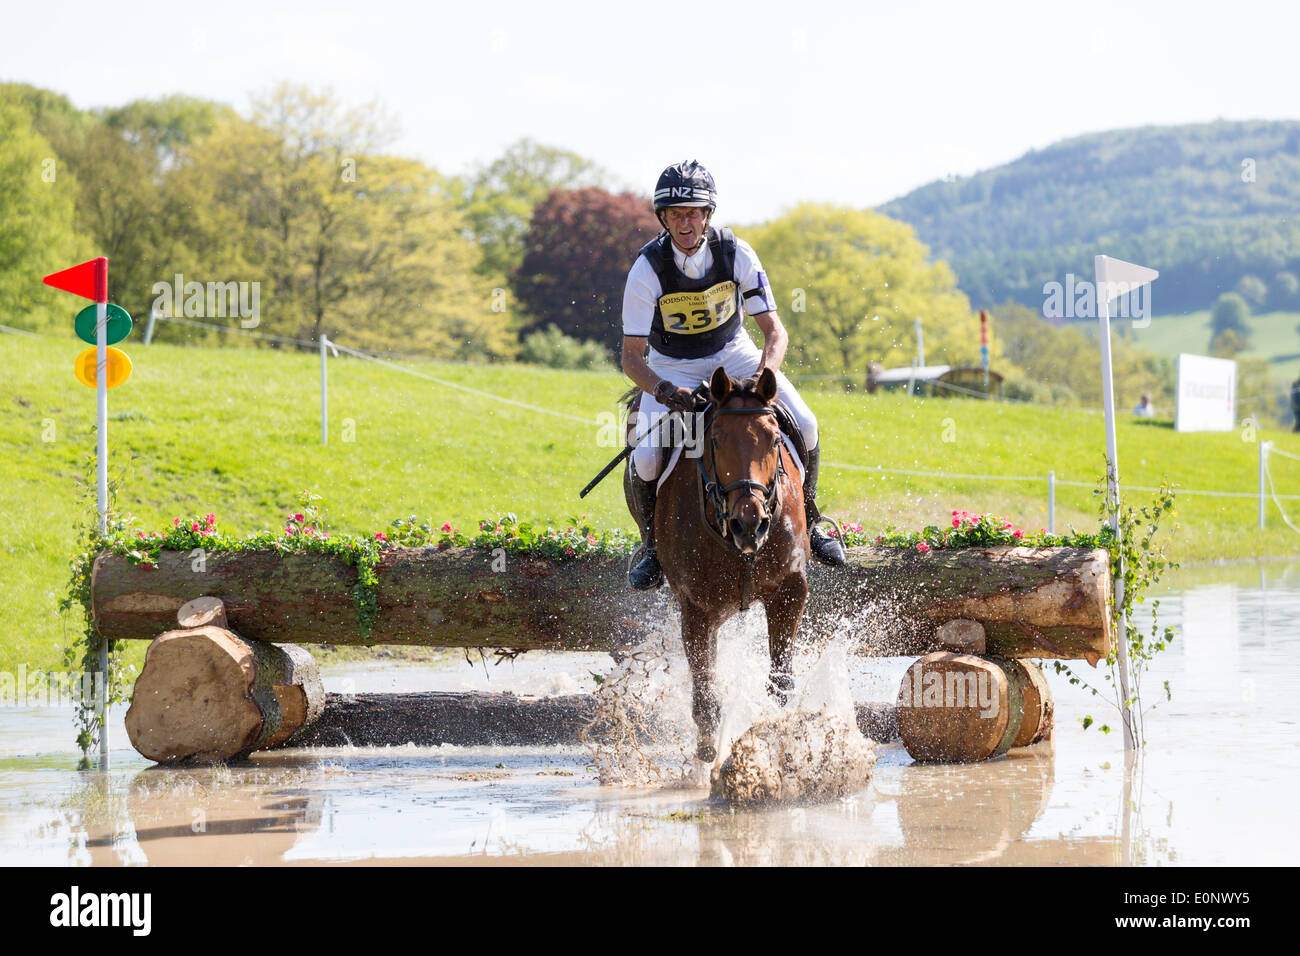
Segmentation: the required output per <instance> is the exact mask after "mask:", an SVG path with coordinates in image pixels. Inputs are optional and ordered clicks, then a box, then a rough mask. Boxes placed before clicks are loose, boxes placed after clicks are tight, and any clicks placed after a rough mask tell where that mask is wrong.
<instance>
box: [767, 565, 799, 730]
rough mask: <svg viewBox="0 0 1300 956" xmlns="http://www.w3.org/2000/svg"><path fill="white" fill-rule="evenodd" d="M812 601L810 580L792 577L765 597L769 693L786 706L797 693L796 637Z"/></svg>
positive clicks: (797, 575)
mask: <svg viewBox="0 0 1300 956" xmlns="http://www.w3.org/2000/svg"><path fill="white" fill-rule="evenodd" d="M807 599H808V579H807V578H806V577H804V576H803V575H802V574H792V575H790V576H789V577H787V578H786V579H785V580H784V581H782V582H781V586H780V587H779V588H777V589H776V590H775V591H771V592H769V593H768V594H766V595H764V597H763V608H764V610H766V611H767V650H768V653H769V655H771V659H772V669H771V672H770V673H769V676H768V693H770V694H771V695H772V696H773V697H775V698H776V701H777V703H779V704H780V705H781V706H783V707H784V706H785V704H786V702H787V701H788V700H789V699H790V692H791V691H793V690H794V666H793V665H794V636H795V633H796V632H797V631H798V630H799V621H800V620H801V619H802V618H803V606H804V602H805V601H807Z"/></svg>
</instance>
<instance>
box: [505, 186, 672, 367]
mask: <svg viewBox="0 0 1300 956" xmlns="http://www.w3.org/2000/svg"><path fill="white" fill-rule="evenodd" d="M658 233H659V222H658V220H657V219H655V216H654V213H653V211H652V210H651V203H650V200H648V199H646V198H644V197H641V196H635V195H633V194H632V193H620V194H618V195H614V194H613V193H608V192H606V191H605V190H603V189H599V188H596V187H589V188H586V189H554V190H552V191H551V193H550V195H548V196H547V197H546V200H545V201H544V202H543V203H542V204H541V205H539V206H538V207H537V209H536V211H535V212H534V213H533V218H532V222H531V223H530V224H529V228H528V235H527V237H526V241H525V243H524V248H525V254H524V260H523V262H522V263H521V264H520V266H519V269H518V271H517V272H516V273H515V278H514V283H513V284H514V288H515V291H516V295H517V296H518V297H519V300H520V302H521V303H522V304H523V306H524V308H525V309H527V310H528V313H529V315H530V316H531V317H532V320H531V321H530V322H529V323H528V324H527V325H525V326H524V327H523V329H521V330H520V333H519V334H520V336H521V337H522V336H526V335H528V334H529V333H530V332H533V331H536V330H540V329H542V328H544V327H545V326H547V325H555V326H557V327H558V328H559V330H560V331H561V332H563V333H565V334H566V335H570V336H573V337H574V338H579V339H587V340H590V341H595V342H599V343H600V344H601V345H603V346H604V347H605V348H606V349H608V350H609V352H610V354H611V355H616V354H617V353H618V352H619V350H620V348H621V345H622V341H623V325H622V309H623V287H624V285H625V284H626V281H627V273H628V270H629V269H630V268H631V267H632V263H633V261H634V259H635V258H636V253H637V250H638V249H640V248H641V246H643V245H644V244H645V243H647V242H649V241H650V240H651V239H653V238H654V237H655V236H656V235H658Z"/></svg>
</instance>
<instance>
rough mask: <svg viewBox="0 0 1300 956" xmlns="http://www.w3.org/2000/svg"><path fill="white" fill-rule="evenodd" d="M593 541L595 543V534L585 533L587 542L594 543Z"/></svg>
mask: <svg viewBox="0 0 1300 956" xmlns="http://www.w3.org/2000/svg"><path fill="white" fill-rule="evenodd" d="M595 543H596V536H595V535H594V534H589V535H587V544H590V545H595Z"/></svg>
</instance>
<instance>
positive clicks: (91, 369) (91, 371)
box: [72, 306, 131, 388]
mask: <svg viewBox="0 0 1300 956" xmlns="http://www.w3.org/2000/svg"><path fill="white" fill-rule="evenodd" d="M110 308H112V306H110ZM128 321H129V320H128ZM97 351H98V349H96V348H89V349H86V350H85V351H83V352H82V353H81V354H80V355H78V356H77V361H76V362H75V363H74V364H73V366H72V368H73V371H75V372H76V373H77V381H79V382H80V383H81V384H82V385H88V386H90V387H91V388H95V387H97V385H98V383H97V382H96V381H95V362H96V359H97V358H98V356H97V355H96V352H97ZM106 351H107V353H108V369H107V374H106V375H105V379H106V380H107V384H108V387H109V388H117V386H119V385H121V384H122V383H123V382H125V381H126V380H127V379H128V378H130V377H131V360H130V359H129V358H127V357H126V353H125V352H123V351H122V350H121V349H115V348H109V349H106Z"/></svg>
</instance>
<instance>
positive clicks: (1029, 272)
mask: <svg viewBox="0 0 1300 956" xmlns="http://www.w3.org/2000/svg"><path fill="white" fill-rule="evenodd" d="M1247 160H1248V162H1247ZM1256 171H1258V173H1259V175H1258V177H1257V176H1256V175H1255V173H1256ZM1297 204H1300V123H1297V122H1294V121H1257V120H1251V121H1244V122H1227V121H1218V122H1213V123H1201V124H1196V125H1188V126H1165V127H1153V126H1146V127H1141V128H1135V129H1124V130H1112V131H1108V132H1104V133H1094V134H1089V135H1086V136H1079V137H1075V138H1072V139H1068V140H1063V141H1061V142H1058V143H1054V144H1053V145H1051V146H1049V147H1047V148H1046V149H1042V150H1036V151H1032V152H1030V153H1027V154H1026V155H1024V156H1022V157H1020V158H1019V159H1017V160H1015V161H1014V162H1012V163H1007V164H1005V165H1003V166H999V167H996V168H994V169H990V170H986V171H984V172H981V173H977V174H975V175H974V176H969V177H960V178H957V179H956V180H954V181H943V182H935V183H930V184H929V185H926V186H923V187H921V188H919V189H917V190H914V191H913V192H911V193H909V194H908V195H906V196H903V197H901V198H899V199H896V200H894V201H892V202H889V203H886V204H885V205H884V206H882V207H881V212H883V213H885V214H886V215H889V216H893V217H895V218H897V219H901V220H903V221H905V222H909V223H911V224H912V225H914V226H915V227H916V230H917V233H918V235H919V236H920V238H921V240H922V241H924V242H926V243H927V244H929V245H930V247H931V248H932V249H934V251H935V254H936V255H938V256H940V257H942V258H944V259H946V260H947V261H948V262H950V263H951V264H952V267H953V269H954V270H955V271H956V273H957V275H958V276H959V277H960V281H961V288H962V290H963V291H964V292H965V293H966V294H967V295H969V296H970V297H971V299H972V301H974V302H976V303H978V304H984V303H989V302H1001V301H1003V300H1005V299H1007V298H1011V299H1014V300H1015V301H1017V302H1020V303H1022V304H1024V305H1028V306H1030V307H1034V306H1035V305H1036V303H1041V302H1042V299H1043V285H1044V284H1045V283H1047V282H1051V281H1058V282H1060V281H1063V280H1064V277H1065V274H1066V273H1073V274H1074V275H1076V276H1080V277H1086V278H1088V279H1091V278H1092V261H1093V256H1094V255H1095V254H1096V253H1098V252H1105V253H1106V254H1108V255H1111V256H1115V257H1118V258H1121V259H1127V260H1129V261H1132V262H1139V263H1143V264H1146V265H1149V266H1152V267H1155V268H1158V269H1159V270H1160V279H1159V281H1158V283H1157V284H1156V286H1155V288H1154V290H1153V295H1154V300H1155V303H1156V305H1157V307H1158V310H1159V311H1160V312H1182V311H1190V310H1194V309H1204V308H1208V307H1209V306H1210V303H1211V302H1213V301H1214V299H1215V298H1216V297H1217V296H1218V295H1219V293H1220V291H1222V290H1223V289H1230V288H1232V287H1233V286H1234V285H1235V284H1236V283H1237V281H1238V280H1239V279H1240V278H1242V277H1243V276H1245V275H1251V274H1253V275H1257V276H1262V275H1272V274H1274V273H1275V272H1276V271H1278V270H1282V269H1285V270H1290V271H1296V270H1297V269H1298V268H1300V221H1298V220H1297V219H1296V217H1295V208H1296V206H1297ZM1292 307H1293V306H1292Z"/></svg>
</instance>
